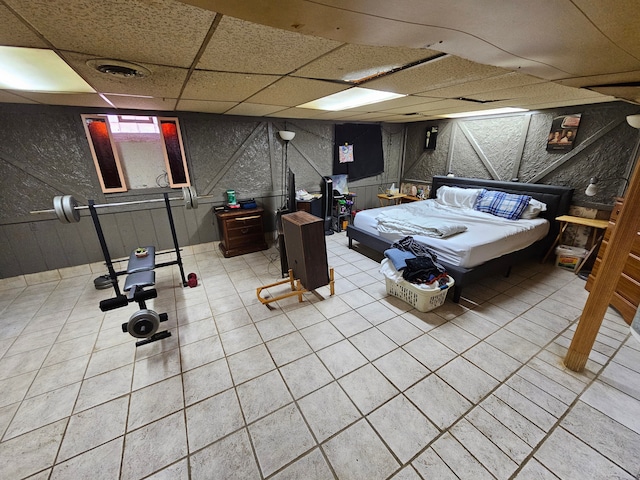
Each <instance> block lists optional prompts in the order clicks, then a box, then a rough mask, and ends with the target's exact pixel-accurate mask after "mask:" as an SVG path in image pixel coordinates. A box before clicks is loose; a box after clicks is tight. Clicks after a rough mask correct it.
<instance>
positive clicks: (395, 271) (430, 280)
mask: <svg viewBox="0 0 640 480" xmlns="http://www.w3.org/2000/svg"><path fill="white" fill-rule="evenodd" d="M384 256H385V258H384V259H383V260H382V263H381V264H380V272H381V273H382V274H383V275H384V276H385V277H387V278H388V279H390V280H392V281H394V282H395V283H399V282H400V281H402V280H406V281H407V282H411V283H413V284H415V285H416V286H418V287H420V288H424V289H428V290H432V289H434V288H439V289H445V288H447V284H448V281H449V276H448V275H447V271H446V270H445V268H444V267H443V266H442V265H441V264H440V263H438V258H437V255H436V253H435V252H434V251H433V250H431V249H430V248H429V247H427V246H426V245H425V244H423V243H420V242H418V241H416V240H414V238H413V237H404V238H403V239H402V240H399V241H397V242H395V243H393V244H392V245H391V247H390V248H389V249H387V250H385V252H384Z"/></svg>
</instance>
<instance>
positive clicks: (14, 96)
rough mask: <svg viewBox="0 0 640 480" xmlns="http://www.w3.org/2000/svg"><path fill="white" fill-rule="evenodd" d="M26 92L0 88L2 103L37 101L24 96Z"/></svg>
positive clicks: (0, 101) (0, 100)
mask: <svg viewBox="0 0 640 480" xmlns="http://www.w3.org/2000/svg"><path fill="white" fill-rule="evenodd" d="M23 93H24V92H10V91H9V90H0V103H36V102H35V101H33V100H29V99H28V98H24V97H23V96H22V94H23Z"/></svg>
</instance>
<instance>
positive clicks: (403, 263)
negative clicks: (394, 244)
mask: <svg viewBox="0 0 640 480" xmlns="http://www.w3.org/2000/svg"><path fill="white" fill-rule="evenodd" d="M384 256H385V257H387V258H388V259H389V260H391V263H393V266H394V267H395V268H396V270H398V271H400V270H402V269H403V268H407V260H409V259H411V258H416V256H415V255H414V254H413V253H411V252H407V251H403V250H400V249H399V248H389V249H387V250H385V251H384Z"/></svg>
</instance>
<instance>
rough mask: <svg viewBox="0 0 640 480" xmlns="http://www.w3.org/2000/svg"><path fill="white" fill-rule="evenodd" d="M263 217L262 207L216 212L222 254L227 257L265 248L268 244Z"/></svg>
mask: <svg viewBox="0 0 640 480" xmlns="http://www.w3.org/2000/svg"><path fill="white" fill-rule="evenodd" d="M263 217H264V210H263V209H262V208H247V209H242V208H239V209H236V210H229V211H225V212H216V219H217V221H218V232H219V233H220V245H219V246H220V250H221V251H222V254H223V255H224V256H225V257H226V258H229V257H235V256H236V255H244V254H245V253H251V252H258V251H260V250H266V249H267V248H268V246H267V242H266V241H265V238H264V227H263V221H264V219H263Z"/></svg>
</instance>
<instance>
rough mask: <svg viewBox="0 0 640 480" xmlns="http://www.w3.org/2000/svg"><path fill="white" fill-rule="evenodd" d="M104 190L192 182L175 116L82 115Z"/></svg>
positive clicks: (179, 184) (114, 190) (178, 185)
mask: <svg viewBox="0 0 640 480" xmlns="http://www.w3.org/2000/svg"><path fill="white" fill-rule="evenodd" d="M82 121H83V124H84V129H85V133H86V134H87V140H88V141H89V148H90V150H91V155H92V156H93V162H94V164H95V167H96V171H97V173H98V179H99V181H100V187H101V188H102V191H103V192H104V193H116V192H126V191H128V190H138V189H145V188H157V187H171V188H181V187H187V186H190V185H191V182H190V179H189V170H188V167H187V161H186V157H185V154H184V145H183V143H182V135H181V133H180V124H179V122H178V119H177V118H172V117H155V116H144V115H102V114H99V115H82Z"/></svg>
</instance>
